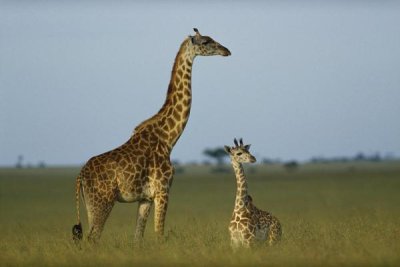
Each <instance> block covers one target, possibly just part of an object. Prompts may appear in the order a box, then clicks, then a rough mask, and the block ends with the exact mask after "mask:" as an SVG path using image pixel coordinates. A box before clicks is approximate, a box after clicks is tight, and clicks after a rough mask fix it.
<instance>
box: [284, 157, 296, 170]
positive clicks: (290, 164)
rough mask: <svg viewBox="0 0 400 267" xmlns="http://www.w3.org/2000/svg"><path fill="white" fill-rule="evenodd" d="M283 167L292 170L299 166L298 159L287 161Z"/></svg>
mask: <svg viewBox="0 0 400 267" xmlns="http://www.w3.org/2000/svg"><path fill="white" fill-rule="evenodd" d="M283 167H284V168H285V169H286V170H287V171H289V172H292V171H295V170H297V169H298V168H299V163H297V161H295V160H292V161H289V162H286V163H285V164H283Z"/></svg>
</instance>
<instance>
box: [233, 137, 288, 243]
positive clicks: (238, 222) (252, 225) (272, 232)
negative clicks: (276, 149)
mask: <svg viewBox="0 0 400 267" xmlns="http://www.w3.org/2000/svg"><path fill="white" fill-rule="evenodd" d="M234 143H235V146H234V147H229V146H225V151H226V152H227V153H228V154H229V156H230V158H231V162H232V167H233V170H234V171H235V175H236V183H237V192H236V200H235V208H234V210H233V214H232V220H231V222H230V224H229V232H230V234H231V246H232V247H233V248H238V247H240V246H244V247H251V246H253V245H255V244H256V243H263V242H265V241H266V242H268V244H269V245H272V244H274V243H275V242H276V241H278V240H279V239H280V238H281V235H282V229H281V224H280V223H279V221H278V219H277V218H276V217H275V216H273V215H272V214H271V213H269V212H267V211H263V210H260V209H258V208H257V207H256V206H254V204H253V199H252V198H251V196H250V195H249V194H248V193H247V181H246V177H245V175H244V170H243V166H242V163H247V162H251V163H253V162H256V158H255V157H254V156H253V155H251V154H250V152H249V148H250V145H243V140H242V139H240V140H239V144H238V142H237V140H236V139H234Z"/></svg>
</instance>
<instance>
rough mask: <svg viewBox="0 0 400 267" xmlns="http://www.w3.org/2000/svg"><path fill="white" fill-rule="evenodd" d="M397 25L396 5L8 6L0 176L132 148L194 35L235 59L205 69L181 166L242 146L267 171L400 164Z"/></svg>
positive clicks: (4, 7)
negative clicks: (272, 167) (351, 159)
mask: <svg viewBox="0 0 400 267" xmlns="http://www.w3.org/2000/svg"><path fill="white" fill-rule="evenodd" d="M16 2H17V3H16ZM53 2H56V1H53ZM148 2H150V1H148ZM326 2H329V3H326ZM399 25H400V4H399V2H395V1H393V2H391V1H376V2H374V1H268V2H266V3H264V2H262V1H255V2H251V1H243V3H242V2H240V1H220V2H218V1H208V2H207V1H206V2H202V1H198V3H197V2H194V1H190V2H185V1H177V2H173V3H169V4H167V3H163V2H161V1H160V2H152V4H148V3H147V2H134V3H130V2H128V1H119V2H116V1H109V2H106V1H100V2H99V1H57V3H52V2H50V1H38V2H35V1H0V108H1V109H0V165H11V164H15V162H16V159H17V156H18V155H24V157H25V163H31V164H37V163H38V162H39V161H44V162H46V163H47V164H82V163H84V162H85V161H86V160H87V159H89V158H90V157H91V156H94V155H97V154H99V153H102V152H105V151H108V150H110V149H113V148H115V147H117V146H119V145H120V144H122V143H124V142H125V141H126V140H127V139H128V138H129V137H130V134H131V132H132V130H133V128H134V127H135V126H136V125H137V124H138V123H140V122H141V121H143V120H144V119H146V118H148V117H149V116H151V115H153V114H154V113H156V112H157V111H158V110H159V108H160V107H161V105H162V103H163V101H164V98H165V95H166V90H167V86H168V83H169V78H170V73H171V68H172V64H173V60H174V58H175V55H176V52H177V50H178V48H179V45H180V43H181V42H182V41H183V39H184V38H185V37H186V36H187V35H189V34H193V31H192V28H193V27H197V28H198V29H199V30H200V32H201V33H202V34H203V35H209V36H211V37H213V38H214V39H215V40H217V41H218V42H220V43H221V44H223V45H225V46H226V47H228V48H229V49H230V51H231V52H232V56H231V57H198V58H196V60H195V63H194V66H193V80H192V82H193V86H192V90H193V103H192V111H191V116H190V119H189V123H188V125H187V127H186V129H185V132H184V133H183V135H182V137H181V139H180V140H179V141H178V143H177V145H176V147H175V149H174V150H173V153H172V158H173V159H178V160H180V161H182V162H188V161H192V160H197V161H200V160H203V159H204V156H203V154H202V151H203V150H204V148H206V147H216V146H222V145H224V144H231V143H232V139H233V137H243V138H244V140H245V142H248V143H251V144H252V151H253V152H254V154H255V155H256V156H258V157H259V158H260V159H261V158H263V157H268V158H281V159H283V160H289V159H298V160H305V159H308V158H310V157H313V156H326V157H329V156H343V155H344V156H352V155H354V154H356V153H358V152H364V153H374V152H380V153H382V155H385V154H386V153H393V154H394V155H397V156H400V119H399V117H400V27H399Z"/></svg>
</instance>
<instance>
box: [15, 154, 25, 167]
mask: <svg viewBox="0 0 400 267" xmlns="http://www.w3.org/2000/svg"><path fill="white" fill-rule="evenodd" d="M23 161H24V156H23V155H18V158H17V163H16V164H15V167H16V168H18V169H20V168H22V167H23V166H22V162H23Z"/></svg>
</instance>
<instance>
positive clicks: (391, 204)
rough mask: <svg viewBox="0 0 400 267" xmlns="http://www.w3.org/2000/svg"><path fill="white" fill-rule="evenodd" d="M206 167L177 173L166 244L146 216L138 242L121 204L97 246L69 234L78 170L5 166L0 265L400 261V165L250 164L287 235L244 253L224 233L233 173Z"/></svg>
mask: <svg viewBox="0 0 400 267" xmlns="http://www.w3.org/2000/svg"><path fill="white" fill-rule="evenodd" d="M210 168H212V167H210V166H185V167H184V171H183V172H179V173H177V174H176V175H175V179H174V182H173V186H172V189H171V194H170V204H169V208H168V213H167V220H166V232H165V235H166V239H165V241H164V242H161V243H159V242H157V241H156V238H155V235H154V231H153V227H154V226H153V218H152V217H151V218H150V219H149V221H148V224H147V228H146V232H145V241H144V243H143V245H142V247H137V246H135V245H134V243H133V233H134V227H135V220H136V210H137V203H133V204H132V203H130V204H125V203H124V204H122V203H117V204H116V205H115V207H114V209H113V211H112V212H111V215H110V218H109V219H108V221H107V223H106V226H105V230H104V232H103V235H102V238H101V240H100V242H99V243H98V244H97V245H90V244H88V243H87V242H83V243H82V247H81V249H78V248H77V247H76V246H75V245H74V243H73V241H72V237H71V228H72V225H73V224H74V223H75V221H76V212H75V198H74V187H75V177H76V175H77V174H78V172H79V168H41V169H40V168H30V169H28V168H25V169H13V168H1V169H0V212H1V217H0V222H1V229H0V236H1V238H0V266H400V162H398V161H397V162H396V161H393V162H379V163H365V162H364V163H360V162H358V163H342V164H333V163H331V164H304V165H301V166H300V167H299V168H298V169H297V170H292V171H287V170H285V169H284V168H283V167H282V166H280V165H261V164H260V165H254V166H252V167H250V168H247V169H246V171H247V172H246V174H247V177H248V183H249V191H250V194H251V195H252V197H253V200H254V203H255V205H257V206H258V207H259V208H262V209H264V210H268V211H270V212H272V213H273V214H274V215H275V216H277V217H278V218H279V219H280V221H281V223H282V226H283V238H282V240H281V242H280V243H278V244H277V245H275V246H272V247H268V246H260V247H256V248H255V249H252V250H243V251H242V250H238V251H232V250H231V248H230V242H229V232H228V229H227V226H228V223H229V221H230V216H231V212H232V208H233V202H234V197H235V189H236V188H235V186H236V184H235V178H234V175H233V172H232V171H230V166H227V167H226V168H227V169H228V170H229V172H226V173H215V172H211V171H210ZM81 214H82V217H83V231H84V234H85V233H86V234H87V230H88V229H87V221H86V211H85V208H84V206H83V205H81ZM151 216H153V214H151Z"/></svg>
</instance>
